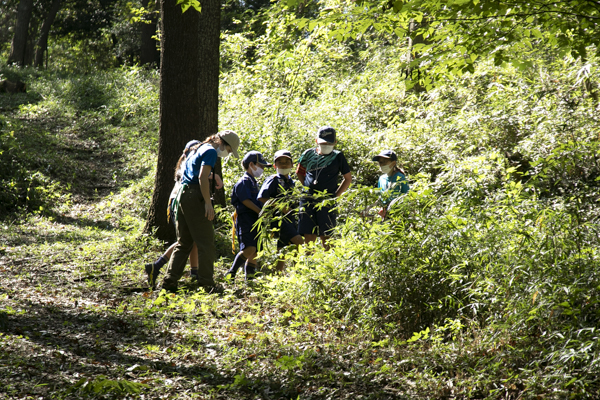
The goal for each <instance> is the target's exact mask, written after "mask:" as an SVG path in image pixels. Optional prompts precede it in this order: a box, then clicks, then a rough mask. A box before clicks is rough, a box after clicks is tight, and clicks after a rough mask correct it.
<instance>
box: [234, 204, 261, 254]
mask: <svg viewBox="0 0 600 400" xmlns="http://www.w3.org/2000/svg"><path fill="white" fill-rule="evenodd" d="M257 220H258V215H256V214H254V215H252V214H247V213H244V214H240V215H238V216H237V221H236V222H235V232H236V233H237V237H238V241H239V242H240V251H241V250H244V249H245V248H246V247H256V248H258V237H259V235H260V232H259V231H258V229H257V228H255V227H254V224H255V223H256V221H257Z"/></svg>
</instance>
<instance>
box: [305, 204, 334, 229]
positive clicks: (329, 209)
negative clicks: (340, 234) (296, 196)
mask: <svg viewBox="0 0 600 400" xmlns="http://www.w3.org/2000/svg"><path fill="white" fill-rule="evenodd" d="M334 208H335V206H333V205H331V206H324V205H322V203H314V202H308V201H301V202H300V212H299V213H298V233H299V234H300V235H311V234H312V235H317V236H331V235H332V234H333V229H334V228H335V226H336V220H337V212H336V211H335V210H334Z"/></svg>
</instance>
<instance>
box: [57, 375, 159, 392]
mask: <svg viewBox="0 0 600 400" xmlns="http://www.w3.org/2000/svg"><path fill="white" fill-rule="evenodd" d="M148 387H149V386H148V385H145V384H143V383H138V382H130V381H128V380H125V379H120V380H111V379H108V378H107V377H106V376H102V375H99V376H97V377H96V378H95V379H91V380H90V379H86V378H81V379H80V380H79V381H77V383H76V384H75V385H73V386H72V387H71V388H70V389H69V392H70V393H78V394H79V395H81V396H85V397H90V396H99V395H106V394H112V395H118V396H125V395H133V394H138V393H141V392H142V391H143V390H144V389H146V388H148Z"/></svg>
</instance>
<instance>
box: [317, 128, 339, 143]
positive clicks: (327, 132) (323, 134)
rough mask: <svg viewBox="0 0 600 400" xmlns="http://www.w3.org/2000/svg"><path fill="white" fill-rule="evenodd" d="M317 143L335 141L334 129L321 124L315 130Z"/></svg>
mask: <svg viewBox="0 0 600 400" xmlns="http://www.w3.org/2000/svg"><path fill="white" fill-rule="evenodd" d="M317 142H318V143H331V144H333V143H335V129H333V128H332V127H330V126H323V127H321V128H319V131H318V132H317Z"/></svg>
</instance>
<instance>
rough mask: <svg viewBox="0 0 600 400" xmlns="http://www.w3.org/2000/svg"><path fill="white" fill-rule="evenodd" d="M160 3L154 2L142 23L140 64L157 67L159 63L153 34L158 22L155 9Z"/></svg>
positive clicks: (158, 53) (158, 52)
mask: <svg viewBox="0 0 600 400" xmlns="http://www.w3.org/2000/svg"><path fill="white" fill-rule="evenodd" d="M159 7H160V4H159V2H158V0H157V1H156V3H155V6H154V8H153V9H151V10H149V12H148V14H150V15H149V16H150V21H149V22H148V23H142V29H141V31H142V32H141V36H142V40H141V42H142V46H141V49H140V64H141V65H144V64H152V63H154V64H156V66H157V67H158V65H159V63H160V51H158V49H157V48H156V39H154V38H153V36H155V35H156V28H157V22H158V14H157V13H156V11H155V10H158V9H159ZM192 11H193V10H192Z"/></svg>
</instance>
